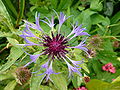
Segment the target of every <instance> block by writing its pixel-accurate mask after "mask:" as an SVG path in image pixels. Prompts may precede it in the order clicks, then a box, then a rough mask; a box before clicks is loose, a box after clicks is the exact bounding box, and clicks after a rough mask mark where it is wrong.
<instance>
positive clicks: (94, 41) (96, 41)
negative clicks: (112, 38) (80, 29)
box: [90, 35, 102, 49]
mask: <svg viewBox="0 0 120 90" xmlns="http://www.w3.org/2000/svg"><path fill="white" fill-rule="evenodd" d="M90 45H91V46H92V47H94V48H96V49H98V48H101V46H102V39H101V38H100V36H99V35H94V36H92V38H91V39H90Z"/></svg>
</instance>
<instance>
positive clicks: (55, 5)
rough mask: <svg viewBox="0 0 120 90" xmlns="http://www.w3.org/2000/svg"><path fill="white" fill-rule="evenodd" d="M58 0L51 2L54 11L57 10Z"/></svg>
mask: <svg viewBox="0 0 120 90" xmlns="http://www.w3.org/2000/svg"><path fill="white" fill-rule="evenodd" d="M57 4H58V0H51V5H52V7H53V8H54V9H56V8H57Z"/></svg>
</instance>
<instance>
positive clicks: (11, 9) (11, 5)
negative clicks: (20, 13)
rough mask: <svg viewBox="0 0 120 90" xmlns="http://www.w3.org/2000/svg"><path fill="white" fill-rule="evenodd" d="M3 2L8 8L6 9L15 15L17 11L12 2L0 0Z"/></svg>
mask: <svg viewBox="0 0 120 90" xmlns="http://www.w3.org/2000/svg"><path fill="white" fill-rule="evenodd" d="M2 1H3V3H4V4H5V6H6V8H8V10H10V11H11V12H12V13H13V14H14V15H15V16H16V17H17V11H16V9H15V7H14V6H13V4H12V3H11V1H10V0H7V1H6V0H2Z"/></svg>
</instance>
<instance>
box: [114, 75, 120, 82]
mask: <svg viewBox="0 0 120 90" xmlns="http://www.w3.org/2000/svg"><path fill="white" fill-rule="evenodd" d="M116 82H120V76H118V77H117V78H116V79H115V80H113V81H112V83H116Z"/></svg>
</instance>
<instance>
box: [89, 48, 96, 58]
mask: <svg viewBox="0 0 120 90" xmlns="http://www.w3.org/2000/svg"><path fill="white" fill-rule="evenodd" d="M88 54H89V55H90V57H91V58H92V57H95V56H96V51H95V50H93V49H88Z"/></svg>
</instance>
